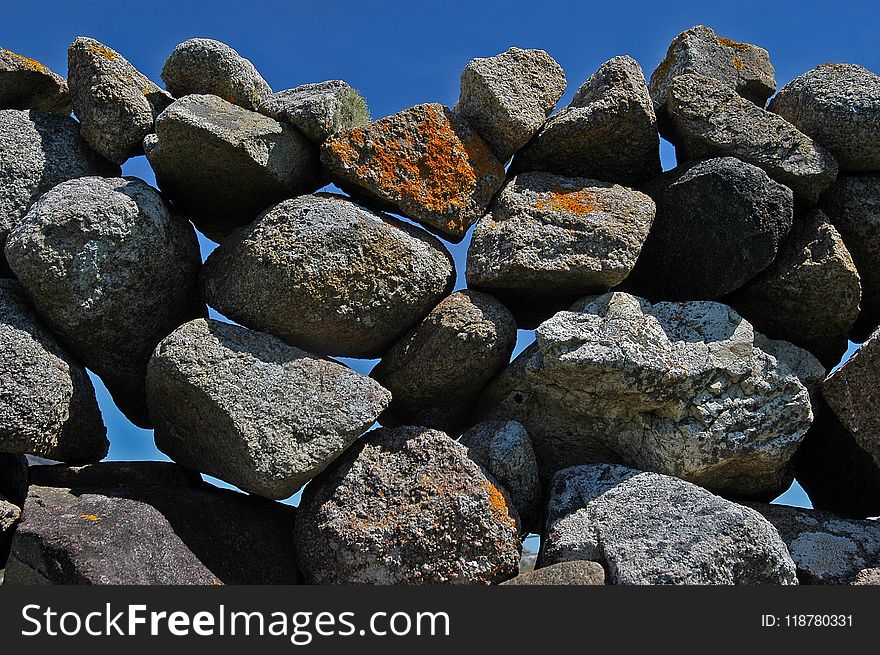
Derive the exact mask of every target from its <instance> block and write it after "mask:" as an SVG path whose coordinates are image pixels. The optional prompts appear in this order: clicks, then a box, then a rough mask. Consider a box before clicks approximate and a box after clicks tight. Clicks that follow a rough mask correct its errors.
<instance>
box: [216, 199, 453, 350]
mask: <svg viewBox="0 0 880 655" xmlns="http://www.w3.org/2000/svg"><path fill="white" fill-rule="evenodd" d="M454 280H455V265H454V263H453V261H452V257H451V256H450V255H449V253H448V252H447V251H446V250H445V248H443V246H442V245H441V244H440V242H439V241H438V240H437V239H435V238H434V237H432V236H430V235H428V234H426V233H425V232H424V231H422V230H420V229H418V228H416V227H413V226H411V225H407V224H405V223H403V222H402V221H398V220H396V219H392V218H389V217H387V216H384V215H382V214H377V213H375V212H372V211H370V210H368V209H365V208H363V207H360V206H358V205H356V204H355V203H353V202H351V201H350V200H348V199H346V198H343V197H341V196H335V195H329V194H322V195H318V196H301V197H299V198H294V199H292V200H285V201H284V202H281V203H279V204H278V205H276V206H274V207H272V208H271V209H269V210H267V211H266V212H265V213H264V214H262V215H261V216H260V217H259V218H258V219H257V220H256V221H254V222H253V223H252V224H251V225H249V226H248V227H247V228H245V229H243V230H240V231H239V232H237V233H236V234H235V235H233V236H232V237H230V238H229V239H227V240H226V241H225V242H224V243H223V244H221V245H220V247H219V248H217V249H216V250H215V251H214V252H213V253H211V255H210V256H209V257H208V259H207V261H206V262H205V267H204V270H203V272H202V286H203V290H204V296H205V298H206V300H207V301H208V304H210V305H211V306H212V307H214V308H215V309H217V311H219V312H221V313H222V314H223V315H224V316H228V317H229V318H230V319H232V320H233V321H236V322H238V323H241V324H242V325H245V326H247V327H251V328H253V329H255V330H261V331H264V332H269V333H270V334H274V335H275V336H278V337H280V338H282V339H284V340H285V341H288V342H290V343H292V344H294V345H297V346H301V347H303V348H305V349H307V350H309V351H310V352H316V353H319V354H331V355H342V356H348V357H378V356H380V355H381V354H382V353H383V352H384V351H385V350H387V349H388V348H390V347H391V346H392V345H393V344H394V342H395V341H396V340H397V339H398V338H400V337H401V336H402V335H403V334H404V333H405V332H406V331H407V330H408V329H409V328H411V327H412V326H414V325H415V324H417V323H418V322H419V321H421V320H422V319H423V318H424V317H425V316H426V315H427V314H428V312H429V311H431V308H433V307H434V306H435V305H436V304H437V303H438V302H439V301H440V300H441V299H442V298H443V297H444V296H446V295H447V294H448V293H449V292H450V291H451V290H452V284H453V282H454Z"/></svg>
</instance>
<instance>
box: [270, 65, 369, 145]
mask: <svg viewBox="0 0 880 655" xmlns="http://www.w3.org/2000/svg"><path fill="white" fill-rule="evenodd" d="M256 109H257V111H258V112H260V113H261V114H265V115H266V116H269V117H271V118H274V119H275V120H277V121H280V122H282V123H289V124H290V125H293V127H295V128H296V129H298V130H299V131H300V132H302V133H303V134H304V135H305V136H306V138H307V139H309V140H310V141H312V143H315V144H318V145H320V144H321V143H323V142H324V141H326V140H327V139H328V138H330V137H331V136H333V135H334V134H336V133H337V132H341V131H342V130H347V129H349V128H352V127H360V126H361V125H366V124H367V123H369V122H370V110H369V109H368V107H367V103H366V101H365V100H364V98H363V96H362V95H361V94H360V93H358V91H357V90H356V89H353V88H351V87H350V86H349V85H348V84H347V83H346V82H343V81H342V80H328V81H326V82H317V83H314V84H303V85H302V86H298V87H296V88H293V89H286V90H284V91H279V92H278V93H273V94H272V95H270V96H268V97H266V98H265V99H264V100H262V101H261V102H260V103H259V105H258V106H257V108H256Z"/></svg>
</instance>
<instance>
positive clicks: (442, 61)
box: [0, 0, 880, 505]
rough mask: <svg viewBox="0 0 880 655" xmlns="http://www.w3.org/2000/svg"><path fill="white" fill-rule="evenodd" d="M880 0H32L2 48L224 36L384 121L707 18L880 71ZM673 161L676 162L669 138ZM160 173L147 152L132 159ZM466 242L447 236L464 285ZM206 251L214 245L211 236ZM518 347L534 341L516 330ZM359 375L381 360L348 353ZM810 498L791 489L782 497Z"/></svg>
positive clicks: (116, 440) (140, 451)
mask: <svg viewBox="0 0 880 655" xmlns="http://www.w3.org/2000/svg"><path fill="white" fill-rule="evenodd" d="M878 15H880V14H878V11H877V9H876V5H874V3H871V2H846V3H836V4H833V5H830V4H829V3H828V2H827V1H826V2H813V1H809V0H802V1H800V2H767V1H765V2H752V1H750V0H737V1H736V2H723V3H720V2H681V1H678V2H676V1H674V0H666V1H664V2H626V1H623V0H618V1H616V2H607V1H603V2H552V1H543V0H530V1H528V2H521V1H519V0H507V1H505V2H475V1H474V0H470V1H469V2H457V1H452V0H446V1H443V2H435V1H429V2H417V1H415V0H410V1H408V2H401V1H400V0H390V1H384V2H378V1H377V2H338V1H337V2H333V1H319V2H315V1H314V0H313V1H311V2H299V1H288V2H260V1H258V0H251V1H250V2H247V3H242V2H240V1H239V2H229V1H219V2H217V1H215V2H183V1H180V0H178V1H177V2H168V1H165V0H152V1H151V2H149V3H120V2H119V1H118V0H116V1H114V2H103V1H99V2H94V1H88V0H81V1H79V2H51V1H43V2H31V1H29V0H18V1H16V2H8V3H4V7H3V26H2V28H0V45H2V46H4V47H6V48H9V49H11V50H13V51H16V52H19V53H21V54H24V55H27V56H30V57H33V58H36V59H39V60H40V61H42V62H43V63H44V64H46V65H47V66H49V67H50V68H52V69H53V70H55V71H57V72H58V73H60V74H62V75H64V74H65V73H66V68H67V46H68V45H69V44H70V42H71V41H73V39H74V38H75V37H76V36H80V35H84V36H91V37H94V38H96V39H98V40H99V41H102V42H104V43H106V44H107V45H109V46H110V47H112V48H114V49H116V50H118V51H119V52H120V53H121V54H123V56H125V57H126V58H127V59H128V60H129V61H131V62H132V63H133V64H134V65H135V66H136V67H137V68H139V69H140V70H141V71H142V72H144V73H145V74H147V75H148V76H149V77H151V78H152V79H153V80H154V81H156V82H158V83H161V80H160V77H159V72H160V71H161V69H162V64H163V63H164V61H165V59H166V57H167V56H168V55H169V54H170V53H171V51H172V49H173V48H174V46H175V45H177V44H178V43H180V42H181V41H184V40H186V39H188V38H191V37H210V38H215V39H219V40H221V41H224V42H225V43H228V44H229V45H231V46H233V47H234V48H236V49H237V50H238V51H239V52H240V53H241V54H242V55H244V56H245V57H247V58H249V59H250V60H251V61H253V62H254V64H255V65H256V66H257V68H258V69H259V70H260V72H261V73H262V75H263V77H265V78H266V80H267V81H268V82H269V84H270V85H271V86H272V88H273V89H274V90H276V91H278V90H281V89H285V88H290V87H293V86H296V85H299V84H304V83H307V82H317V81H321V80H325V79H344V80H346V81H348V82H349V83H350V84H352V85H353V86H354V87H356V88H358V89H359V90H360V91H361V92H362V93H363V94H364V96H365V97H366V99H367V102H368V104H369V106H370V109H371V113H372V115H373V117H374V118H379V117H382V116H386V115H388V114H392V113H394V112H396V111H399V110H401V109H404V108H406V107H409V106H412V105H414V104H418V103H421V102H441V103H444V104H446V105H449V106H452V105H453V104H454V103H455V100H456V98H457V96H458V78H459V75H460V73H461V70H462V68H463V67H464V66H465V64H467V62H468V61H469V60H470V59H472V58H473V57H485V56H491V55H494V54H497V53H499V52H502V51H504V50H506V49H507V48H508V47H510V46H514V45H515V46H519V47H522V48H542V49H544V50H547V51H548V52H549V53H550V54H551V55H552V56H553V57H554V58H555V59H556V60H557V61H558V62H559V63H560V64H561V65H562V67H563V68H564V69H565V72H566V76H567V77H568V81H569V86H568V89H567V91H566V93H565V95H564V96H563V98H562V100H561V101H560V106H561V105H564V104H566V103H567V102H568V101H569V100H570V99H571V97H572V95H573V94H574V92H575V91H576V90H577V88H578V86H580V84H581V83H582V82H583V81H584V80H586V79H587V78H588V77H589V76H590V74H592V73H593V72H594V71H595V70H596V68H598V66H599V65H600V64H601V63H602V62H604V61H606V60H608V59H610V58H611V57H613V56H615V55H622V54H628V55H631V56H633V57H634V58H635V59H636V60H638V61H639V63H640V64H641V65H642V68H643V69H644V70H645V75H646V77H647V76H650V74H651V71H652V70H653V69H654V67H655V66H656V65H657V64H658V63H659V62H660V61H661V59H662V58H663V55H664V54H665V52H666V48H667V46H668V45H669V42H670V41H671V40H672V38H673V37H675V36H676V35H677V34H678V33H679V32H681V31H682V30H684V29H686V28H688V27H691V26H692V25H696V24H699V23H704V24H707V25H710V26H712V27H713V28H714V29H715V30H716V31H717V32H719V33H720V34H721V35H723V36H726V37H729V38H733V39H735V40H738V41H747V42H751V43H756V44H759V45H761V46H763V47H765V48H767V49H768V50H769V51H770V55H771V60H772V62H773V64H774V66H775V67H776V79H777V82H778V84H779V86H780V87H781V86H782V85H783V84H784V83H786V82H788V81H789V80H791V79H792V78H793V77H796V76H797V75H799V74H801V73H803V72H804V71H806V70H808V69H810V68H812V67H814V66H816V65H817V64H820V63H823V62H827V61H837V62H853V63H859V64H862V65H863V66H866V67H867V68H869V69H871V70H874V71H878V72H880V29H878V28H880V18H878ZM661 154H662V157H663V162H664V167H666V168H670V167H672V166H673V165H674V157H673V155H672V150H671V148H670V147H668V145H667V144H664V146H663V148H662V153H661ZM123 170H124V172H125V174H126V175H135V176H138V177H141V178H143V179H145V180H147V181H149V182H151V183H154V178H153V175H152V172H151V171H150V168H149V166H148V165H147V164H146V161H145V160H144V158H143V157H139V158H136V159H133V160H131V161H130V162H129V163H127V164H126V165H125V166H124V168H123ZM468 240H469V239H466V240H465V241H464V242H463V243H462V244H459V245H456V246H450V250H451V251H452V253H453V255H454V256H455V259H456V264H457V266H458V270H459V286H463V281H462V279H461V278H462V274H463V272H464V257H465V253H466V251H467V243H468ZM202 246H203V252H204V253H207V252H209V251H210V249H211V248H212V247H213V244H211V242H209V241H207V240H204V239H203V240H202ZM520 337H521V339H520V343H519V344H518V350H519V349H521V348H522V347H524V345H526V344H527V343H528V340H529V339H530V338H531V334H530V333H524V332H521V333H520ZM349 363H351V364H352V365H353V366H354V367H355V368H357V369H358V370H361V371H364V372H365V371H367V370H369V368H370V367H371V365H372V363H369V362H349ZM95 383H96V388H97V391H98V397H99V402H100V404H101V408H102V410H103V413H104V418H105V421H106V422H107V427H108V430H109V435H110V439H111V450H110V457H111V458H113V459H158V458H162V455H161V453H158V451H156V450H155V448H154V446H153V443H152V435H151V433H150V432H149V431H145V430H138V429H137V428H135V427H134V426H132V425H131V424H130V423H129V422H128V421H127V420H126V419H125V418H124V417H123V416H122V415H121V414H120V413H119V412H118V411H117V410H116V408H115V407H114V406H113V403H112V401H111V400H110V398H109V395H108V394H107V392H106V390H105V389H104V388H103V385H102V384H101V383H100V380H97V379H95ZM783 500H784V501H785V502H789V503H791V504H798V505H806V504H807V503H808V501H807V499H806V496H805V495H804V494H803V492H802V491H801V490H800V489H799V488H797V487H795V488H793V489H792V490H791V491H790V492H789V493H788V494H786V495H785V497H784V498H783Z"/></svg>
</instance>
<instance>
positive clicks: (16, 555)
mask: <svg viewBox="0 0 880 655" xmlns="http://www.w3.org/2000/svg"><path fill="white" fill-rule="evenodd" d="M86 468H87V470H88V473H86V474H85V475H76V474H75V473H72V472H71V469H70V468H68V467H64V466H60V467H59V466H41V467H36V468H35V469H34V471H33V472H32V480H31V487H30V489H29V490H28V497H27V501H26V502H25V506H24V512H23V516H22V521H21V523H20V524H19V527H18V529H17V530H16V533H15V539H14V540H13V544H12V555H11V556H10V559H9V564H8V566H7V569H6V580H5V582H4V584H8V585H28V584H100V585H120V584H126V585H132V584H139V585H168V584H188V585H192V584H196V585H211V584H296V583H298V582H299V575H298V572H297V569H296V562H295V558H294V551H293V543H292V542H293V539H292V536H293V534H292V533H293V527H294V513H295V510H294V508H292V507H287V506H285V505H281V504H278V503H273V502H270V501H266V500H263V499H259V498H253V497H248V496H245V495H243V494H240V493H236V492H234V491H228V490H225V489H217V488H215V487H211V486H210V485H207V484H204V483H202V482H201V481H199V480H198V477H197V476H196V478H195V479H194V480H193V479H192V478H191V476H187V475H185V474H184V473H182V472H180V469H178V467H177V466H176V465H174V464H170V463H165V462H104V463H101V464H93V465H92V466H89V467H86ZM73 471H76V469H73Z"/></svg>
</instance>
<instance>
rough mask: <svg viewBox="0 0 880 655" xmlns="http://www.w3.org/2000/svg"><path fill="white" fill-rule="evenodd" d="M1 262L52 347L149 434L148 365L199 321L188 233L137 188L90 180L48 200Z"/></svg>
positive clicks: (126, 182)
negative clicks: (89, 374)
mask: <svg viewBox="0 0 880 655" xmlns="http://www.w3.org/2000/svg"><path fill="white" fill-rule="evenodd" d="M6 258H7V260H8V261H9V265H10V266H11V268H12V270H13V271H14V272H15V275H16V277H17V278H18V279H19V281H20V282H21V284H22V286H24V288H25V290H26V291H27V294H28V296H29V297H30V299H31V300H32V301H33V303H34V306H35V307H36V310H37V313H38V314H39V315H40V317H41V318H42V319H43V320H44V321H45V322H46V324H47V325H48V327H49V328H50V329H51V330H52V332H53V333H54V334H55V335H56V336H57V337H58V340H59V341H60V342H61V343H62V344H63V345H64V346H65V347H66V348H67V350H68V351H69V352H70V353H71V354H72V355H73V356H75V357H76V358H77V359H78V360H79V361H80V362H81V363H82V364H83V365H84V366H86V367H87V368H89V369H90V370H92V371H93V372H95V373H96V374H97V375H98V376H100V377H101V379H102V380H103V381H104V383H105V384H106V386H107V389H108V390H109V391H110V393H111V395H112V396H113V400H114V401H115V402H116V404H117V406H118V407H119V409H120V410H121V411H122V412H123V413H124V414H125V415H126V416H127V417H128V419H129V420H131V421H132V422H133V423H134V424H135V425H138V426H140V427H149V426H150V420H149V416H148V414H147V406H146V401H145V397H144V393H145V391H144V383H145V378H146V370H147V361H148V360H149V358H150V355H151V354H152V352H153V348H155V346H156V344H157V343H158V342H159V340H160V339H161V338H162V337H164V336H165V335H167V334H168V333H169V332H171V331H172V330H173V329H174V328H175V327H177V326H178V325H180V324H181V323H183V322H185V321H187V320H189V319H190V318H192V317H194V316H198V315H202V314H204V313H205V308H204V305H203V304H202V301H201V298H199V293H198V280H197V275H198V270H199V267H200V265H201V262H200V255H199V245H198V242H197V240H196V235H195V232H194V231H193V229H192V226H191V225H190V224H189V223H187V222H186V221H185V220H183V219H182V218H181V217H179V216H176V215H175V214H173V213H172V212H170V211H169V209H168V208H167V207H166V206H165V204H164V203H163V202H162V198H161V197H160V196H159V194H158V193H157V192H156V191H155V189H153V188H152V187H150V186H149V185H148V184H146V183H145V182H143V181H142V180H139V179H137V178H132V177H130V178H111V179H108V178H100V177H86V178H79V179H76V180H70V181H68V182H64V183H62V184H59V185H58V186H56V187H55V188H53V189H52V190H51V191H49V192H48V193H46V194H44V195H43V196H42V197H41V198H40V199H39V200H38V201H37V202H36V203H35V204H34V206H33V207H32V208H31V210H30V211H29V212H28V214H27V216H26V217H25V218H24V220H23V221H22V223H21V224H20V225H19V226H18V227H16V228H15V229H14V230H13V231H12V232H11V233H10V235H9V239H8V241H7V243H6Z"/></svg>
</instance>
